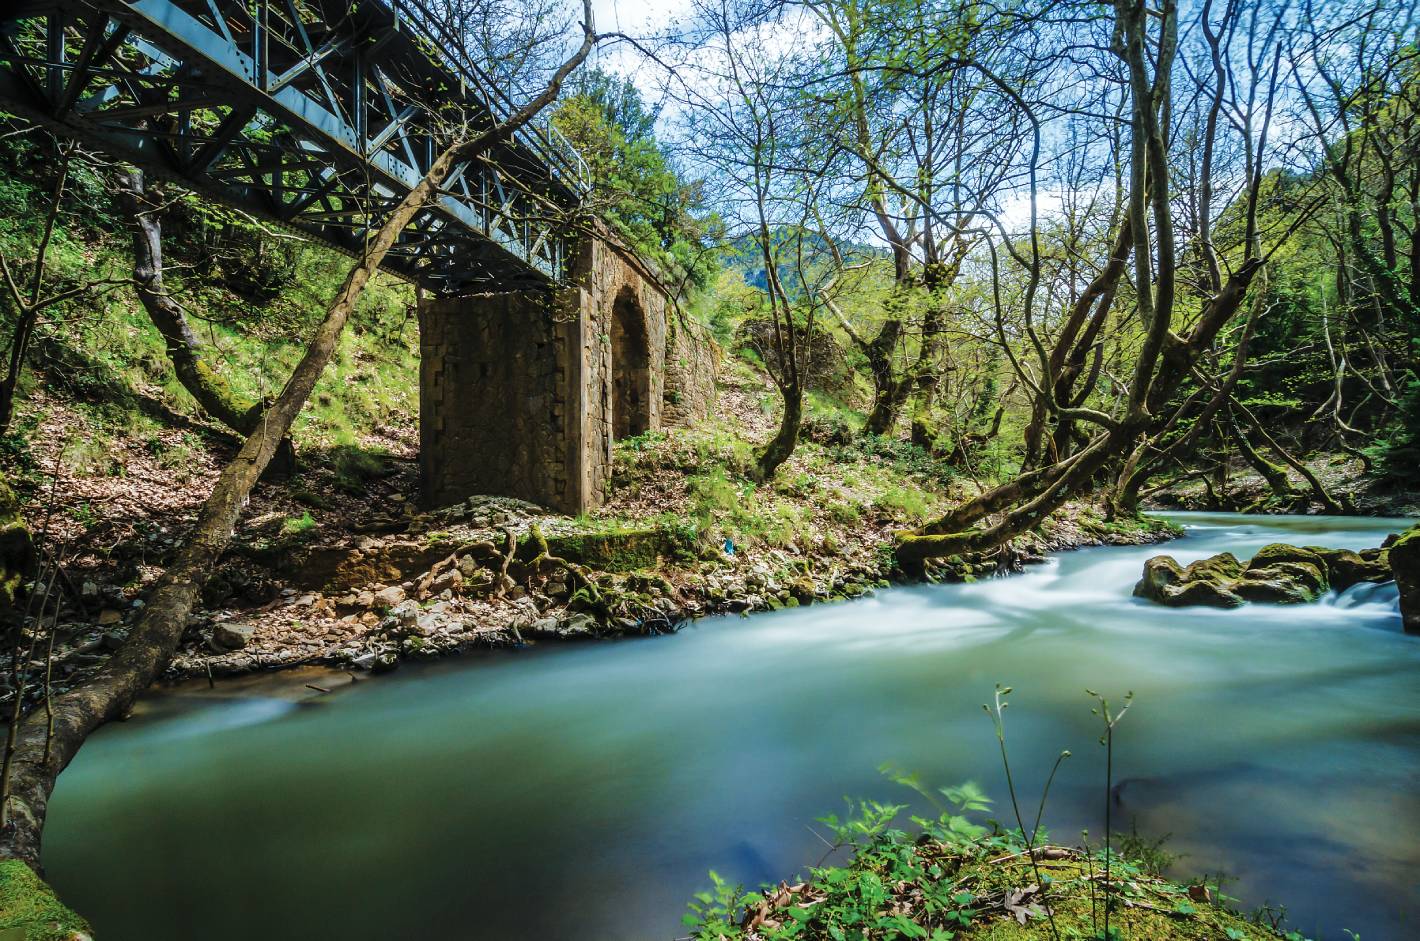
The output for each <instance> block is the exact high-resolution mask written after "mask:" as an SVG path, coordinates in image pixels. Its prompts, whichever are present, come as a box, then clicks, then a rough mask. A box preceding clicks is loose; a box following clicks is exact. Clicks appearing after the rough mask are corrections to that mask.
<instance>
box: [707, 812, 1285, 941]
mask: <svg viewBox="0 0 1420 941" xmlns="http://www.w3.org/2000/svg"><path fill="white" fill-rule="evenodd" d="M1034 856H1035V858H1034V860H1032V859H1031V858H1030V854H1028V853H1027V852H1026V851H1025V848H1024V847H1021V846H1009V847H1003V846H1002V845H1001V842H1000V841H999V840H998V841H991V840H988V839H984V838H983V839H981V840H978V841H975V842H962V841H954V842H952V843H950V844H948V843H943V842H939V841H938V840H936V839H931V838H927V837H921V838H917V839H915V840H914V839H911V838H909V837H906V836H905V835H903V834H902V833H901V832H900V831H899V832H896V833H887V834H881V835H878V836H876V837H874V838H873V839H872V840H871V841H870V842H868V843H866V844H864V845H860V846H859V847H858V850H857V853H856V854H855V856H854V857H853V858H852V859H851V860H849V861H848V862H847V863H845V864H844V865H842V866H829V867H823V868H818V869H814V870H812V872H811V875H810V878H809V879H807V880H806V881H804V882H799V883H795V884H793V885H790V884H789V883H787V882H781V883H779V884H778V885H777V886H765V887H763V888H762V889H761V890H760V891H759V892H757V893H753V894H748V895H741V894H737V893H733V892H732V891H730V887H729V886H728V885H727V884H726V883H724V882H723V880H720V881H718V882H717V885H716V888H717V890H718V891H717V892H716V893H715V894H714V895H712V894H710V893H704V894H702V895H701V896H700V897H699V901H698V903H692V905H691V915H690V917H689V919H688V922H689V923H691V925H692V928H693V929H694V931H693V936H694V937H696V938H739V939H742V941H777V939H781V938H783V939H787V938H795V939H799V941H830V939H835V938H845V937H848V938H857V937H872V938H877V937H884V938H954V939H956V941H1044V939H1057V938H1098V937H1101V936H1103V934H1104V930H1103V928H1104V921H1105V918H1106V916H1105V914H1104V912H1105V905H1106V898H1108V899H1109V903H1108V904H1109V915H1108V923H1109V936H1110V937H1112V938H1113V937H1117V938H1137V939H1141V941H1142V939H1148V941H1222V939H1228V938H1238V939H1244V938H1246V939H1252V941H1263V939H1266V938H1282V937H1283V935H1282V932H1281V931H1280V930H1278V929H1275V928H1273V927H1271V926H1268V925H1265V924H1259V923H1256V922H1252V921H1249V920H1248V919H1247V918H1244V917H1243V916H1242V915H1241V914H1239V913H1238V912H1236V911H1233V910H1231V909H1229V908H1227V907H1226V906H1225V905H1223V904H1221V903H1220V902H1219V901H1218V895H1217V892H1216V891H1215V890H1214V889H1213V888H1212V887H1210V886H1207V885H1203V884H1194V885H1189V884H1184V883H1179V882H1174V881H1171V880H1169V879H1165V878H1162V877H1161V876H1159V875H1157V874H1156V873H1154V872H1153V871H1151V870H1150V868H1149V867H1147V866H1145V865H1144V864H1142V863H1140V862H1137V861H1134V860H1130V859H1128V858H1124V857H1120V856H1119V855H1118V854H1114V855H1113V856H1112V857H1111V859H1110V870H1109V877H1110V878H1109V882H1108V885H1109V887H1110V888H1109V890H1108V891H1106V889H1105V885H1106V883H1105V866H1104V860H1103V858H1102V857H1103V854H1102V853H1094V854H1087V853H1085V852H1082V851H1080V850H1076V849H1071V848H1068V847H1061V846H1046V847H1038V848H1037V849H1036V851H1035V853H1034ZM1042 885H1043V886H1044V887H1045V888H1044V889H1042V888H1041V887H1042ZM1047 906H1048V908H1049V911H1048V913H1047ZM884 913H894V914H893V915H892V916H891V917H889V916H887V915H885V914H884ZM865 924H876V925H878V926H879V930H877V931H873V932H871V933H865V932H864V930H863V926H864V925H865ZM1286 937H1288V938H1300V937H1301V935H1298V934H1289V935H1287V936H1286Z"/></svg>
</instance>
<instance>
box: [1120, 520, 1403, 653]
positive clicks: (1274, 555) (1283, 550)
mask: <svg viewBox="0 0 1420 941" xmlns="http://www.w3.org/2000/svg"><path fill="white" fill-rule="evenodd" d="M1395 545H1400V541H1398V540H1396V541H1395ZM1401 551H1402V554H1403V553H1404V552H1406V551H1407V550H1405V549H1402V550H1401ZM1392 553H1393V547H1391V548H1386V547H1382V548H1377V549H1363V550H1362V551H1360V552H1352V551H1351V550H1349V549H1327V548H1325V547H1322V546H1292V545H1288V544H1287V543H1283V542H1274V543H1270V544H1268V545H1265V546H1263V547H1262V548H1261V549H1259V550H1257V552H1256V553H1255V554H1254V555H1253V557H1252V558H1251V559H1250V560H1249V561H1248V563H1247V565H1246V566H1243V565H1241V564H1240V563H1239V562H1238V560H1237V559H1236V558H1235V557H1234V556H1233V555H1232V554H1231V553H1227V552H1224V553H1220V554H1219V555H1215V556H1212V557H1210V558H1207V559H1201V560H1199V561H1197V562H1194V563H1193V564H1192V565H1190V566H1188V567H1187V568H1180V567H1179V565H1178V563H1177V562H1175V561H1174V560H1173V559H1172V558H1170V557H1168V556H1155V557H1154V558H1152V559H1150V560H1149V561H1147V562H1145V563H1144V576H1143V578H1141V579H1140V580H1139V583H1138V584H1137V585H1135V586H1134V594H1135V595H1137V596H1139V597H1141V598H1148V599H1150V600H1152V601H1156V602H1158V603H1160V604H1166V605H1171V606H1183V605H1211V606H1213V607H1223V608H1230V607H1234V606H1236V605H1238V604H1241V603H1242V602H1244V601H1257V602H1265V603H1270V604H1305V603H1307V602H1311V601H1315V600H1317V599H1318V598H1320V597H1321V596H1322V595H1324V594H1326V592H1327V591H1328V590H1329V589H1333V588H1334V589H1336V590H1338V591H1344V590H1345V589H1347V588H1350V587H1351V586H1352V585H1356V584H1359V583H1361V582H1384V581H1388V580H1390V578H1392V577H1393V575H1392V568H1393V566H1392V564H1391V561H1390V559H1391V556H1392ZM1416 553H1417V554H1420V542H1417V549H1416ZM1402 567H1404V562H1403V561H1402ZM1417 568H1420V567H1417ZM1415 578H1416V583H1417V584H1416V590H1417V592H1420V570H1417V572H1416V575H1415ZM1402 594H1404V589H1403V588H1402ZM1413 604H1414V610H1415V624H1414V626H1408V627H1407V630H1414V631H1420V598H1417V599H1416V601H1415V602H1414V603H1413ZM1402 605H1403V602H1402ZM1409 623H1410V622H1407V624H1409Z"/></svg>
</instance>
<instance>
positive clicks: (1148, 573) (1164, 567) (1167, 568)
mask: <svg viewBox="0 0 1420 941" xmlns="http://www.w3.org/2000/svg"><path fill="white" fill-rule="evenodd" d="M1181 581H1183V566H1181V565H1179V564H1178V562H1177V561H1176V560H1175V559H1174V557H1173V556H1171V555H1156V556H1154V557H1153V558H1151V559H1149V560H1148V561H1147V562H1145V563H1144V577H1143V578H1141V579H1139V583H1138V584H1137V585H1135V586H1134V595H1135V597H1137V598H1148V599H1149V600H1151V601H1160V602H1161V601H1162V600H1163V592H1164V589H1165V588H1167V587H1169V586H1170V585H1176V584H1178V583H1179V582H1181Z"/></svg>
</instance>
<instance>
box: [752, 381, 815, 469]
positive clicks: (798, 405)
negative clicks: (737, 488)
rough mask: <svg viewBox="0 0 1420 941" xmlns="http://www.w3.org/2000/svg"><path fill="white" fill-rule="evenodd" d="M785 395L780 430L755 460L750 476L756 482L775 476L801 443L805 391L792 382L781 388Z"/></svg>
mask: <svg viewBox="0 0 1420 941" xmlns="http://www.w3.org/2000/svg"><path fill="white" fill-rule="evenodd" d="M781 391H782V392H783V395H784V413H783V414H782V415H781V416H780V418H779V430H778V431H776V432H775V433H774V437H773V438H771V439H769V443H768V444H766V445H765V446H764V450H763V451H761V452H760V454H759V457H758V458H756V460H755V462H754V467H753V468H752V470H751V471H750V476H751V478H752V479H753V480H754V482H755V483H760V484H762V483H764V482H765V481H766V480H768V479H769V478H771V477H773V476H774V472H775V471H777V470H778V469H779V465H781V464H783V463H784V462H785V461H787V460H788V459H789V455H791V454H793V453H794V448H795V446H796V445H797V444H798V443H799V427H800V426H801V425H802V424H803V421H804V393H803V390H802V389H800V388H799V387H798V384H797V383H790V384H788V385H786V386H784V387H783V388H782V390H781Z"/></svg>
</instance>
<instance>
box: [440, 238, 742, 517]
mask: <svg viewBox="0 0 1420 941" xmlns="http://www.w3.org/2000/svg"><path fill="white" fill-rule="evenodd" d="M571 275H572V276H571V278H570V279H569V282H570V284H569V285H568V286H564V287H559V288H556V289H551V290H542V291H521V292H515V293H504V294H477V295H470V296H465V297H424V298H422V299H421V301H420V303H419V332H420V342H419V346H420V377H419V408H420V437H419V445H420V448H419V454H420V472H421V475H422V482H423V498H424V502H425V504H426V505H428V506H431V507H435V506H445V505H448V504H451V503H456V502H458V501H460V500H463V499H465V498H467V497H469V496H472V495H474V494H498V495H502V496H512V497H518V498H520V499H523V500H528V501H530V502H532V503H537V504H540V505H542V506H545V507H549V508H551V509H555V510H559V511H562V512H564V513H578V512H581V511H582V510H585V509H589V508H591V507H595V506H597V505H598V504H600V503H601V502H602V500H603V499H604V497H605V494H606V491H607V486H608V482H609V478H610V476H611V456H612V443H613V442H614V441H616V440H618V439H620V438H626V437H631V436H634V435H638V434H641V433H643V432H646V431H651V430H655V429H658V428H662V427H666V426H668V425H674V424H680V423H685V422H689V421H693V420H695V419H696V418H700V417H704V416H705V415H707V414H708V413H709V411H710V409H711V407H712V405H713V400H714V394H715V392H714V390H715V376H716V372H717V370H718V366H719V354H718V349H717V348H716V347H715V345H714V343H713V341H712V340H710V338H709V337H708V335H706V334H705V333H704V331H703V330H702V329H700V328H699V327H698V326H697V325H694V324H689V325H687V324H685V323H683V322H682V321H681V320H680V319H679V318H677V317H676V316H675V315H674V313H673V308H672V305H671V304H670V302H669V299H668V298H667V296H666V294H665V293H664V291H663V290H662V289H661V288H660V287H659V286H658V284H657V282H656V280H655V279H654V278H653V277H652V275H651V272H650V271H649V269H648V268H647V267H646V266H645V265H644V264H643V263H642V262H640V261H639V259H637V258H635V257H634V256H631V255H629V254H626V253H623V252H621V251H620V250H618V249H616V248H613V247H612V246H611V245H609V244H608V243H606V242H603V241H601V240H599V239H591V238H584V239H582V240H580V243H579V245H578V246H577V248H576V251H575V253H574V255H573V258H572V259H571Z"/></svg>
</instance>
